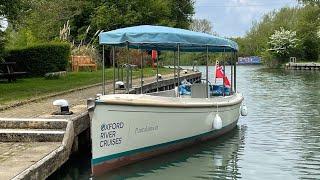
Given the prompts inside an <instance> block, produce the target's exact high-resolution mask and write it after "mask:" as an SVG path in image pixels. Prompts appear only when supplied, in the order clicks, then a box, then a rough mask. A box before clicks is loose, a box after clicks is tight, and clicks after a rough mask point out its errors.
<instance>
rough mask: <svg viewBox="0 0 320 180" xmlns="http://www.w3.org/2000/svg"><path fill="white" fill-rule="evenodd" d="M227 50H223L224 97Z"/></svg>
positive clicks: (223, 93)
mask: <svg viewBox="0 0 320 180" xmlns="http://www.w3.org/2000/svg"><path fill="white" fill-rule="evenodd" d="M225 53H226V49H223V85H222V95H223V96H225V91H224V88H225V83H226V82H225V80H224V79H225V76H226V71H225V70H226V65H225V60H226V55H225Z"/></svg>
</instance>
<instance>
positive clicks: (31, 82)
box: [0, 68, 173, 105]
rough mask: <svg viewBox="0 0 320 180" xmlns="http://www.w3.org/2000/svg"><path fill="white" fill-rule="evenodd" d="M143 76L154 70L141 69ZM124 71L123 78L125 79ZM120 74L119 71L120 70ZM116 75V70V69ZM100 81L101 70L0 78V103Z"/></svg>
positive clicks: (136, 74) (163, 71) (164, 71)
mask: <svg viewBox="0 0 320 180" xmlns="http://www.w3.org/2000/svg"><path fill="white" fill-rule="evenodd" d="M172 72H173V69H167V68H159V73H161V74H168V73H172ZM143 73H144V77H147V76H154V75H155V74H156V71H154V72H153V71H152V69H151V68H145V69H144V70H143ZM125 74H126V73H125V72H124V79H125V77H126V76H125ZM120 76H121V71H120ZM116 77H117V71H116ZM132 77H133V78H139V77H140V70H136V71H135V70H133V71H132ZM112 78H113V71H112V69H106V80H112ZM101 82H102V71H101V70H100V71H97V72H67V74H66V76H65V77H63V78H60V79H50V80H48V79H45V78H44V77H41V78H18V79H17V80H16V81H15V82H12V83H8V81H7V80H5V79H3V80H0V105H1V104H2V105H3V104H10V102H16V101H23V100H27V99H30V98H35V97H39V96H44V95H48V94H52V93H58V92H63V91H67V90H71V89H75V88H79V87H83V86H88V85H93V84H97V83H101Z"/></svg>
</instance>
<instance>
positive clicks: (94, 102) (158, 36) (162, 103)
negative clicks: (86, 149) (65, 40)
mask: <svg viewBox="0 0 320 180" xmlns="http://www.w3.org/2000/svg"><path fill="white" fill-rule="evenodd" d="M99 43H100V44H101V45H102V46H103V48H102V49H103V59H104V58H105V57H104V49H105V46H111V47H112V51H111V52H112V54H113V57H112V65H113V69H114V72H115V48H114V47H124V48H128V49H129V48H132V49H141V51H144V50H160V51H165V50H169V51H175V52H176V53H177V62H173V63H174V67H175V69H180V64H179V62H180V52H206V53H207V54H208V53H212V52H213V53H214V52H220V53H221V52H222V53H227V54H228V55H229V57H230V58H231V59H232V62H233V63H232V66H231V85H230V86H228V87H227V86H226V85H225V82H224V80H223V84H222V85H217V84H211V83H210V81H209V78H208V56H207V66H206V74H205V78H203V80H201V81H199V82H198V83H193V84H188V83H185V84H181V83H182V82H183V81H181V78H180V70H177V77H176V76H175V75H174V77H176V78H175V79H176V81H177V83H176V85H179V86H176V87H175V88H173V89H171V90H165V91H159V88H157V92H153V93H146V94H143V90H142V88H143V75H142V77H141V94H129V91H127V93H124V94H116V93H115V89H116V88H115V75H114V76H113V84H114V85H113V93H112V94H108V95H107V94H105V82H104V81H105V75H103V83H102V84H103V85H102V94H100V95H99V96H97V98H96V99H88V101H87V104H88V112H89V116H90V119H91V140H92V160H91V164H92V165H91V166H92V168H91V169H92V175H93V176H95V175H98V174H102V173H105V172H107V171H110V170H113V169H116V168H119V167H121V166H124V165H127V164H130V163H134V162H136V161H139V160H143V159H146V158H150V157H153V156H156V155H159V154H162V153H166V152H170V151H174V150H177V149H181V148H184V147H187V146H190V145H193V144H196V143H199V142H202V141H205V140H208V139H212V138H215V137H218V136H222V135H223V134H225V133H227V132H229V131H231V130H232V129H234V128H235V127H236V125H237V121H238V119H239V116H240V114H242V115H246V114H247V109H246V106H245V105H244V104H243V100H244V97H243V96H242V94H241V93H239V92H238V91H237V90H236V53H237V51H238V45H237V44H236V43H235V42H233V41H231V40H228V39H224V38H220V37H216V36H212V35H209V34H204V33H199V32H193V31H189V30H184V29H178V28H171V27H164V26H151V25H142V26H134V27H127V28H121V29H117V30H113V31H108V32H102V33H100V35H99ZM141 59H143V58H141ZM141 61H143V60H141ZM103 62H104V61H103ZM128 64H129V63H128ZM141 64H142V62H141ZM157 64H158V63H157ZM103 67H104V64H103ZM141 68H142V66H141ZM223 68H224V70H225V66H223ZM157 69H158V67H157ZM103 72H104V71H103ZM224 72H225V71H224ZM157 74H158V71H157ZM224 76H225V75H224ZM156 79H157V82H158V78H156ZM223 79H225V78H223ZM180 84H181V85H180ZM183 87H185V89H187V90H190V91H191V92H190V93H183V92H182V91H181V89H182V88H183ZM186 87H188V88H186ZM128 88H129V86H126V89H127V90H129V89H128Z"/></svg>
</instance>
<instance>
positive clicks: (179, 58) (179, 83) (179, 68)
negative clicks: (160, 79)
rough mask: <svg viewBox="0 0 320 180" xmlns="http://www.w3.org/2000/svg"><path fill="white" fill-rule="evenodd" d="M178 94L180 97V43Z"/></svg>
mask: <svg viewBox="0 0 320 180" xmlns="http://www.w3.org/2000/svg"><path fill="white" fill-rule="evenodd" d="M178 96H179V97H180V44H178Z"/></svg>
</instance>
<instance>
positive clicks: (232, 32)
mask: <svg viewBox="0 0 320 180" xmlns="http://www.w3.org/2000/svg"><path fill="white" fill-rule="evenodd" d="M297 5H298V2H297V1H296V0H196V2H195V15H194V18H197V19H207V20H209V21H210V22H211V24H212V26H213V31H215V32H217V33H218V35H219V36H222V37H243V36H244V35H245V33H246V32H247V31H249V30H250V28H251V25H252V22H253V20H258V21H259V20H260V19H261V18H262V16H263V15H264V14H266V13H268V12H271V11H272V10H274V9H280V8H282V7H285V6H290V7H294V6H297Z"/></svg>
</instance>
